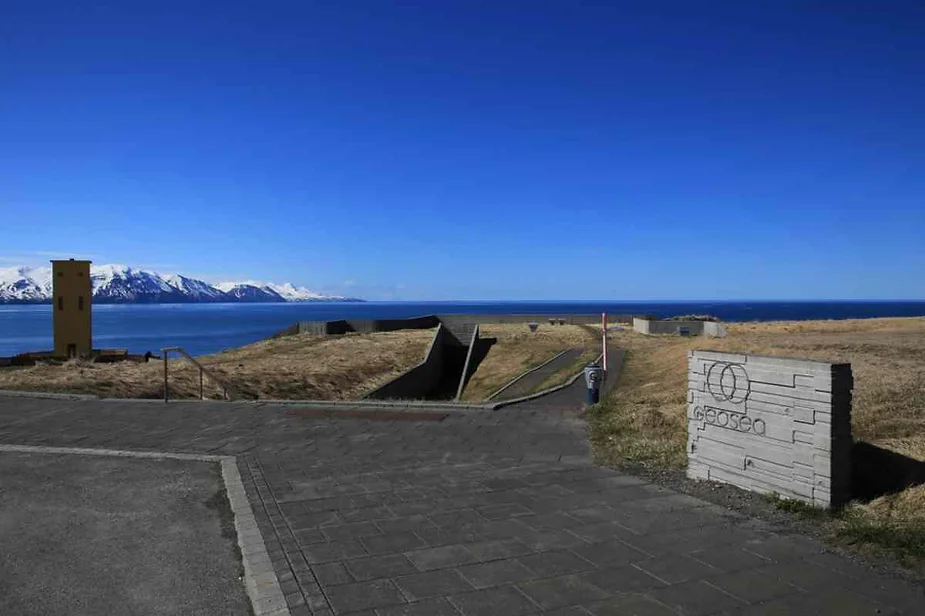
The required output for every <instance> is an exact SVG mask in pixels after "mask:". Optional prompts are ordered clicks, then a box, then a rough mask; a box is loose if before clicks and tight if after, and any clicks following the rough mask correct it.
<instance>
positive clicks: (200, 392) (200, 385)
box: [199, 368, 205, 400]
mask: <svg viewBox="0 0 925 616" xmlns="http://www.w3.org/2000/svg"><path fill="white" fill-rule="evenodd" d="M199 399H200V400H205V398H203V397H202V368H200V369H199Z"/></svg>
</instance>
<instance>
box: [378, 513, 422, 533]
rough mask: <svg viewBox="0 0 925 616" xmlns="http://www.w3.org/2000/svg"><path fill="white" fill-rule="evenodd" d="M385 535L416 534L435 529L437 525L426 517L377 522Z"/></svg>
mask: <svg viewBox="0 0 925 616" xmlns="http://www.w3.org/2000/svg"><path fill="white" fill-rule="evenodd" d="M375 524H376V526H378V527H379V530H381V531H382V532H383V533H385V534H390V533H400V532H414V531H416V530H421V529H427V528H435V527H436V524H434V523H433V522H431V521H430V520H429V519H428V518H427V516H425V515H411V516H407V517H404V518H394V519H390V520H379V521H377V522H375Z"/></svg>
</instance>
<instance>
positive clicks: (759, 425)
mask: <svg viewBox="0 0 925 616" xmlns="http://www.w3.org/2000/svg"><path fill="white" fill-rule="evenodd" d="M688 369H689V371H688V393H687V402H688V405H687V406H688V410H687V422H688V423H687V425H688V428H687V432H688V433H687V452H688V466H687V475H688V477H690V478H692V479H708V480H712V481H721V482H724V483H731V484H733V485H737V486H739V487H741V488H745V489H747V490H754V491H756V492H763V493H772V492H774V493H777V494H780V495H781V496H785V497H788V498H794V499H798V500H802V501H805V502H807V503H811V504H813V505H816V506H822V507H829V506H831V505H835V504H839V503H841V502H844V501H846V500H847V499H848V496H849V489H850V479H851V477H850V475H851V459H850V455H851V389H852V387H853V380H852V376H851V365H850V364H828V363H823V362H817V361H811V360H806V359H789V358H784V357H764V356H758V355H737V354H732V353H717V352H712V351H691V352H690V353H689V354H688Z"/></svg>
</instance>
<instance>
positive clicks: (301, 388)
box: [0, 329, 434, 400]
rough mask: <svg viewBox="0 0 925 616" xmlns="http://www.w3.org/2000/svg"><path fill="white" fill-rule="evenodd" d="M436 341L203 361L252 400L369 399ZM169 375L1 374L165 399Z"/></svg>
mask: <svg viewBox="0 0 925 616" xmlns="http://www.w3.org/2000/svg"><path fill="white" fill-rule="evenodd" d="M433 336H434V330H433V329H429V330H402V331H396V332H377V333H372V334H348V335H346V336H336V337H334V336H331V337H325V336H317V335H313V334H299V335H296V336H287V337H284V338H277V339H274V340H264V341H261V342H255V343H254V344H250V345H247V346H244V347H241V348H239V349H233V350H229V351H225V352H222V353H218V354H216V355H208V356H204V357H199V358H197V360H198V361H199V362H200V363H202V364H203V365H204V366H205V367H206V368H207V369H209V370H210V371H212V372H213V373H215V374H216V376H218V377H219V378H221V379H222V380H224V381H226V382H227V383H229V384H230V385H232V386H233V387H235V388H236V389H238V391H239V392H241V394H242V395H245V396H251V397H253V396H254V395H257V396H259V397H260V398H276V399H318V400H347V399H356V398H360V397H362V396H363V395H365V394H367V393H368V392H370V391H372V390H373V389H375V388H377V387H379V386H380V385H382V384H384V383H386V382H387V381H388V380H389V379H391V378H394V377H395V376H397V375H399V374H401V373H402V372H403V371H405V370H407V369H408V368H411V367H412V366H414V365H415V364H417V363H418V362H420V361H421V360H423V359H424V354H425V353H426V351H427V347H428V345H429V344H430V341H431V340H432V338H433ZM163 370H164V369H163V362H160V361H151V362H150V363H147V364H136V363H130V362H122V363H115V364H94V363H90V362H84V361H70V362H67V363H65V364H63V365H54V364H38V365H35V366H31V367H27V368H10V369H3V370H0V389H14V390H24V391H49V392H60V393H79V394H95V395H99V396H106V397H115V398H159V397H161V396H163V395H164V391H163V382H164V381H163V379H164V372H163ZM169 373H170V391H171V396H172V397H177V398H198V397H199V371H198V369H196V368H195V367H194V366H192V365H191V364H190V363H189V362H187V361H186V360H185V359H180V358H177V359H171V360H170V365H169ZM205 395H206V397H208V398H221V388H220V387H219V386H217V385H216V384H214V383H212V382H210V380H209V379H208V377H206V379H205Z"/></svg>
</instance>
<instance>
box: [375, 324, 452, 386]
mask: <svg viewBox="0 0 925 616" xmlns="http://www.w3.org/2000/svg"><path fill="white" fill-rule="evenodd" d="M446 341H447V331H446V328H444V327H443V325H440V326H438V327H437V332H436V333H435V334H434V338H433V340H432V341H431V343H430V348H428V349H427V354H426V355H425V356H424V361H422V362H421V363H419V364H418V365H417V366H415V367H414V368H412V369H410V370H408V371H407V372H405V373H403V374H400V375H398V376H397V377H395V378H394V379H392V380H391V381H389V382H388V383H386V384H385V385H383V386H382V387H380V388H379V389H377V390H375V391H373V392H371V393H369V394H367V396H366V397H367V398H374V399H378V400H386V399H393V400H398V399H401V400H419V399H424V398H427V397H428V396H429V395H430V394H431V393H432V392H433V391H434V390H435V389H436V388H437V387H438V386H439V385H440V382H441V380H442V379H443V368H444V351H445V347H446Z"/></svg>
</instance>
